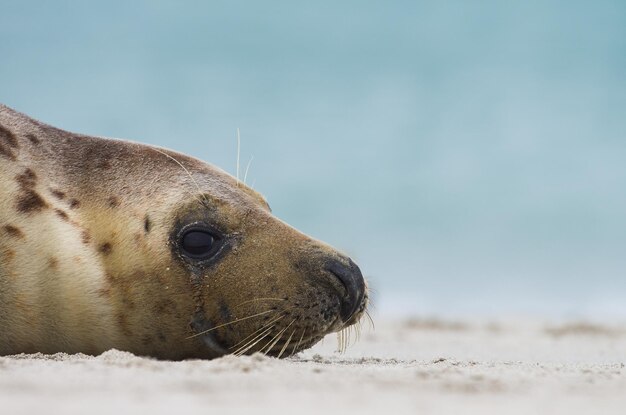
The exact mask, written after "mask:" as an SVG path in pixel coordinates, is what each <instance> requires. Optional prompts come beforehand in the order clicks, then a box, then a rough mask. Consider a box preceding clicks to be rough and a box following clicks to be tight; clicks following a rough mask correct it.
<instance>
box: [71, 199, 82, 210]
mask: <svg viewBox="0 0 626 415" xmlns="http://www.w3.org/2000/svg"><path fill="white" fill-rule="evenodd" d="M79 207H80V201H79V200H77V199H72V200H70V208H71V209H78V208H79Z"/></svg>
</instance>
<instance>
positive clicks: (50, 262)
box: [48, 257, 59, 269]
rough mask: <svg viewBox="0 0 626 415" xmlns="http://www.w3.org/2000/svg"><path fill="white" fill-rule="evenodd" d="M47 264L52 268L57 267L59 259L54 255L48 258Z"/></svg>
mask: <svg viewBox="0 0 626 415" xmlns="http://www.w3.org/2000/svg"><path fill="white" fill-rule="evenodd" d="M48 266H49V267H50V268H52V269H57V268H58V267H59V260H58V259H56V258H55V257H50V258H48Z"/></svg>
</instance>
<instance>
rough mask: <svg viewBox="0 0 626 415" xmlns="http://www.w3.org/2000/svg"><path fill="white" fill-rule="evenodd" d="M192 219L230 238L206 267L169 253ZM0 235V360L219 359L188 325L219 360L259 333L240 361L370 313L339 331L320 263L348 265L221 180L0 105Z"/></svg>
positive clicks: (176, 160)
mask: <svg viewBox="0 0 626 415" xmlns="http://www.w3.org/2000/svg"><path fill="white" fill-rule="evenodd" d="M67 209H71V211H66V210H67ZM196 222H202V223H210V224H211V226H215V227H219V229H220V231H221V232H223V233H224V235H226V236H227V238H228V247H227V249H226V248H224V249H225V250H224V252H223V254H222V253H220V257H219V260H216V262H215V263H211V265H202V266H200V265H195V264H190V263H188V261H187V260H186V259H185V258H183V257H181V256H180V254H179V253H178V251H176V242H175V241H173V239H172V235H173V230H175V229H176V226H179V224H185V223H196ZM0 226H2V228H0V229H2V230H4V232H0V332H1V333H2V336H0V354H10V353H21V352H26V353H28V352H44V353H54V352H70V353H72V352H83V353H91V354H95V353H101V352H103V351H105V350H107V349H109V348H112V347H115V348H118V349H121V350H127V351H130V352H134V353H137V354H142V355H150V356H155V357H158V358H169V359H181V358H191V357H204V358H211V357H215V356H218V355H220V354H221V353H218V352H217V351H216V349H212V348H211V347H207V344H205V336H203V335H199V331H201V330H199V329H198V328H197V327H195V326H194V321H196V320H198V321H201V322H202V324H204V325H206V327H210V328H213V330H212V331H211V336H213V339H214V340H215V341H216V342H217V343H219V345H220V346H221V347H223V348H224V349H227V350H228V351H229V352H234V351H236V349H237V347H236V345H237V344H238V343H239V344H241V342H242V341H244V344H245V340H246V338H248V339H249V338H253V337H254V336H255V334H258V333H261V334H263V332H264V330H265V331H267V334H266V335H265V336H264V337H261V340H260V341H259V342H258V344H257V345H254V346H252V347H251V348H250V349H248V350H247V351H246V352H247V353H251V352H253V351H256V350H261V349H262V348H266V349H267V350H266V351H267V352H268V353H269V354H273V355H278V354H279V351H280V350H281V348H286V345H287V339H288V338H289V340H290V341H291V343H290V344H289V347H288V350H287V351H286V353H284V355H287V354H291V353H294V352H297V351H299V350H302V349H303V348H306V347H309V346H311V345H312V344H314V343H315V342H317V341H318V340H319V339H321V338H322V337H323V336H324V335H326V334H328V333H330V332H333V331H337V330H339V329H341V328H343V327H344V326H345V325H346V324H352V323H354V322H355V321H357V320H358V318H359V317H360V315H361V313H362V312H363V309H364V308H365V306H366V304H367V298H365V299H364V302H363V304H362V306H361V308H360V309H359V312H358V313H357V314H356V315H354V317H352V318H351V319H350V321H349V322H342V321H340V319H339V318H338V314H337V313H338V309H339V308H338V307H339V306H338V304H339V302H340V293H342V292H343V291H342V290H344V288H343V287H342V286H341V284H340V282H339V281H338V280H337V278H336V277H333V276H332V275H329V273H328V272H327V271H326V268H325V265H324V264H325V262H324V261H327V260H328V259H329V258H332V259H336V260H338V261H347V259H345V257H343V256H342V255H341V254H340V253H338V252H337V251H335V250H334V249H333V248H331V247H329V246H328V245H325V244H323V243H321V242H319V241H315V240H313V239H312V238H310V237H308V236H306V235H304V234H302V233H300V232H298V231H296V230H295V229H293V228H291V227H290V226H288V225H286V224H285V223H283V222H281V221H280V220H278V219H277V218H275V217H274V216H273V215H272V214H271V212H270V210H269V207H268V205H267V203H266V201H265V199H264V198H263V197H262V196H261V195H259V194H258V193H257V192H255V191H254V190H252V189H250V188H249V187H247V186H245V185H243V184H241V183H240V182H239V181H237V180H236V179H235V178H233V177H232V176H230V175H228V174H226V173H224V172H223V171H221V170H219V169H217V168H215V167H212V166H210V165H207V164H205V163H203V162H201V161H199V160H197V159H194V158H191V157H187V156H184V155H182V154H178V153H174V152H171V151H166V150H160V149H155V148H152V147H149V146H146V145H141V144H135V143H130V142H126V141H119V140H107V139H102V138H96V137H90V136H85V135H79V134H74V133H69V132H66V131H62V130H59V129H56V128H53V127H50V126H47V125H45V124H42V123H39V122H37V121H35V120H32V119H30V118H28V117H26V116H24V115H22V114H19V113H17V112H15V111H13V110H11V109H9V108H7V107H4V106H1V105H0ZM186 261H187V262H186ZM338 293H339V294H338ZM263 313H264V314H263ZM255 315H258V316H257V317H251V316H255ZM281 316H282V317H281ZM239 320H241V321H239ZM264 324H268V326H267V327H268V328H267V329H263V325H264ZM222 325H223V326H222ZM259 329H263V330H261V331H260V332H259ZM274 339H276V341H275V342H274V343H272V341H273V340H274ZM297 340H299V341H297ZM233 346H235V347H233Z"/></svg>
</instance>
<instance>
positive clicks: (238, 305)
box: [233, 297, 287, 308]
mask: <svg viewBox="0 0 626 415" xmlns="http://www.w3.org/2000/svg"><path fill="white" fill-rule="evenodd" d="M272 300H274V301H287V300H286V299H284V298H271V297H265V298H253V299H252V300H248V301H244V302H243V303H239V304H237V305H236V306H234V307H233V308H236V307H241V306H242V305H244V304H249V303H253V302H255V301H272Z"/></svg>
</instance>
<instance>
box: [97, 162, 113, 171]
mask: <svg viewBox="0 0 626 415" xmlns="http://www.w3.org/2000/svg"><path fill="white" fill-rule="evenodd" d="M98 167H99V168H101V169H103V170H108V169H110V168H111V162H110V161H109V160H100V161H99V162H98Z"/></svg>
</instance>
